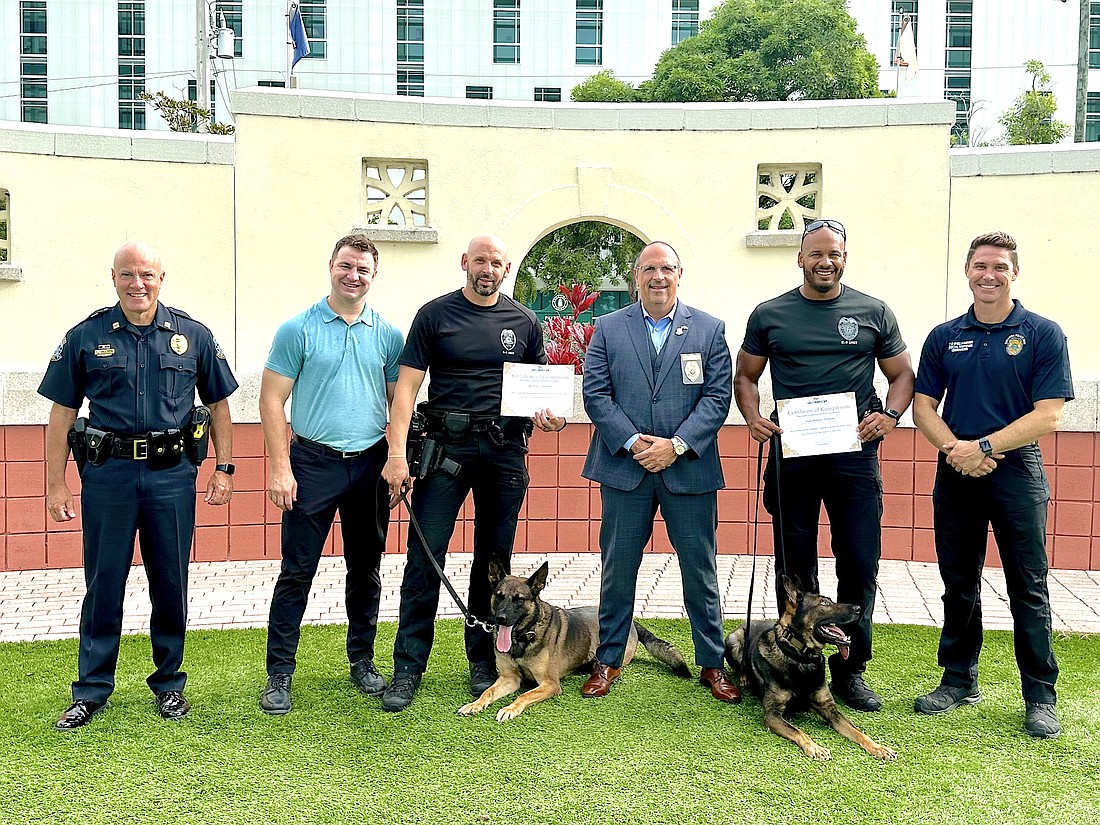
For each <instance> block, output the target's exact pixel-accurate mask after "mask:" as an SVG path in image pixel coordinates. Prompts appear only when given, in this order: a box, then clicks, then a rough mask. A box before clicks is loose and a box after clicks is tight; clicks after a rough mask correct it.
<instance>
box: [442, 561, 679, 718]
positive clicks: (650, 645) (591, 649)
mask: <svg viewBox="0 0 1100 825" xmlns="http://www.w3.org/2000/svg"><path fill="white" fill-rule="evenodd" d="M549 572H550V563H549V562H545V563H543V565H542V567H540V568H539V569H538V570H536V571H535V572H534V573H532V574H531V576H530V577H529V578H526V579H524V578H522V577H520V576H509V575H507V574H506V573H505V572H504V568H503V567H501V566H500V563H499V562H498V561H497V560H496V559H493V560H492V561H490V563H489V584H490V586H492V587H493V597H492V601H491V602H490V604H491V607H492V611H493V616H492V618H493V620H494V621H495V622H496V623H497V637H496V660H497V673H499V674H500V675H499V676H498V677H497V680H496V681H495V682H494V683H493V684H492V685H491V686H490V687H489V688H488V689H487V690H486V691H485V692H484V693H482V694H481V696H480V697H479V698H478V699H477V700H476V701H474V702H471V703H469V704H468V705H463V706H462V707H460V708H459V709H458V712H459V713H460V714H461V715H462V716H472V715H473V714H475V713H480V712H481V711H483V710H485V708H487V707H489V705H491V704H492V703H493V702H495V701H496V700H497V699H501V698H503V697H505V696H508V695H509V694H511V693H514V692H515V691H517V690H519V687H520V685H521V684H522V682H523V680H524V679H528V680H532V681H534V682H536V687H535V688H533V689H532V690H529V691H527V692H526V693H521V694H520V695H519V696H517V697H516V698H515V700H514V701H513V702H512V703H511V704H510V705H507V706H506V707H504V708H502V709H501V710H500V711H499V712H498V713H497V721H498V722H509V721H511V720H512V719H515V718H516V717H517V716H519V715H520V714H521V713H523V711H525V710H526V709H527V708H528V707H530V706H531V705H533V704H535V702H541V701H543V700H544V699H550V698H551V697H553V696H557V695H558V694H559V693H561V680H562V679H564V678H565V677H566V676H568V675H569V674H570V673H573V672H574V671H577V670H581V669H582V668H585V667H591V665H592V662H593V661H594V660H595V658H596V646H597V645H598V644H599V635H600V625H599V611H598V609H597V608H595V607H573V608H570V609H568V610H566V609H565V608H561V607H555V606H554V605H552V604H547V603H546V602H544V601H543V600H542V599H541V598H540V595H539V594H541V593H542V590H543V588H544V587H546V577H547V575H548V574H549ZM639 642H641V644H642V646H643V647H645V649H646V650H648V651H649V652H650V654H651V655H652V656H653V657H654V658H655V659H657V660H658V661H660V662H663V663H664V664H666V665H668V666H669V667H670V668H672V670H673V672H674V673H675V674H676V675H677V676H680V677H682V678H685V679H687V678H690V677H691V671H690V670H688V666H687V662H685V661H684V654H683V653H681V652H680V651H679V650H677V649H676V648H675V647H674V646H673V645H671V644H670V643H668V642H666V641H664V640H663V639H658V638H657V637H656V636H654V635H653V634H652V633H650V632H649V631H648V630H646V629H645V628H644V627H643V626H642V625H640V624H638V622H634V627H633V628H632V629H631V631H630V638H629V640H628V641H627V643H626V655H625V656H624V657H623V666H624V667H625V666H626V665H627V663H629V662H630V660H631V659H632V658H634V651H635V649H636V648H637V646H638V643H639Z"/></svg>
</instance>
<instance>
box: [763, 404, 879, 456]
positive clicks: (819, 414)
mask: <svg viewBox="0 0 1100 825" xmlns="http://www.w3.org/2000/svg"><path fill="white" fill-rule="evenodd" d="M775 406H776V408H777V409H778V410H779V426H780V427H782V428H783V436H782V440H783V457H784V458H798V457H799V456H810V455H828V454H830V453H854V452H858V451H859V450H861V449H863V445H862V444H861V443H860V441H859V432H858V430H859V414H858V413H857V412H856V394H855V393H854V392H838V393H832V394H830V395H810V396H806V397H805V398H786V399H784V400H782V401H776V404H775Z"/></svg>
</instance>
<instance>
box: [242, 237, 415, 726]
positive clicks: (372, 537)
mask: <svg viewBox="0 0 1100 825" xmlns="http://www.w3.org/2000/svg"><path fill="white" fill-rule="evenodd" d="M328 267H329V276H330V279H331V281H332V290H331V292H330V293H329V295H328V296H327V297H325V298H322V299H321V300H320V301H318V302H317V303H316V304H314V305H313V306H311V307H310V308H309V309H307V310H306V311H305V312H303V313H301V314H300V315H296V316H295V317H293V318H291V319H290V320H289V321H287V322H286V323H285V324H283V325H282V326H281V327H279V331H278V332H277V333H275V341H274V343H273V344H272V345H271V354H270V355H269V356H268V359H267V364H266V366H265V369H264V374H263V380H262V383H261V385H260V421H261V422H262V424H263V431H264V441H265V442H266V443H267V455H268V462H269V465H270V468H271V471H270V475H269V477H268V484H267V495H268V498H270V499H271V501H272V502H273V503H274V504H275V506H277V507H278V508H279V509H280V510H282V511H283V525H282V557H283V563H282V569H281V571H280V573H279V580H278V581H277V582H276V584H275V593H274V595H273V596H272V599H271V615H270V618H269V621H268V630H267V674H268V680H267V686H266V688H265V689H264V692H263V696H262V697H261V699H260V707H261V708H262V709H263V711H264V712H265V713H269V714H274V715H281V714H284V713H289V712H290V709H291V701H290V682H291V676H292V674H293V673H294V666H295V661H296V659H295V657H296V654H297V651H298V641H299V639H300V637H301V625H302V615H303V614H304V613H305V609H306V601H307V599H308V598H309V590H310V586H311V585H312V583H313V577H314V575H315V574H316V572H317V564H318V562H319V561H320V559H321V552H322V550H323V549H324V545H325V541H326V539H327V538H328V533H329V530H330V529H331V528H332V522H333V519H334V518H335V516H336V512H337V511H339V512H340V527H341V533H342V535H343V539H344V561H345V563H346V564H347V570H348V572H347V589H346V594H347V595H346V601H347V610H348V644H347V650H348V661H349V662H350V664H351V679H352V681H353V682H354V683H355V684H356V686H358V688H359V689H360V690H361V691H362V692H363V693H365V694H367V695H369V696H380V695H381V694H382V692H383V691H384V690H385V688H386V683H385V681H384V680H383V679H382V677H381V676H380V675H379V673H378V671H377V670H376V669H375V667H374V639H375V635H376V633H377V631H378V603H379V598H380V596H381V590H382V583H381V577H380V575H379V566H380V564H381V561H382V554H383V553H384V552H385V551H386V531H387V528H388V526H389V507H388V488H387V487H386V485H384V484H381V482H380V479H381V473H382V467H383V465H385V463H386V455H387V445H386V437H385V435H386V421H387V418H388V410H389V404H390V403H391V402H392V401H393V390H394V385H395V384H396V382H397V373H398V359H399V358H400V357H401V350H402V347H403V343H404V342H403V341H402V336H401V333H400V331H399V330H398V329H397V328H396V327H394V326H393V325H392V324H390V323H389V322H388V321H386V320H385V319H384V318H382V316H380V315H379V314H378V313H377V312H375V311H374V309H372V308H371V307H370V306H369V305H368V304H367V291H368V290H369V289H370V285H371V283H372V282H373V281H374V278H375V277H376V276H377V274H378V249H377V248H376V247H375V245H374V244H373V243H372V242H371V240H370V239H369V238H367V237H366V236H365V235H348V236H346V237H344V238H341V239H340V240H339V241H337V242H336V247H335V249H333V251H332V257H331V258H330V259H329V265H328ZM288 397H289V398H291V404H290V423H291V430H292V433H291V436H290V443H289V445H288V444H287V429H286V416H285V413H284V408H285V405H286V400H287V398H288Z"/></svg>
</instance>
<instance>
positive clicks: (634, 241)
mask: <svg viewBox="0 0 1100 825" xmlns="http://www.w3.org/2000/svg"><path fill="white" fill-rule="evenodd" d="M643 246H644V244H643V243H642V241H641V240H640V239H639V238H638V237H637V236H635V235H634V234H633V233H631V232H628V231H627V230H625V229H621V228H620V227H618V226H615V225H614V224H610V223H603V222H602V221H579V222H578V223H571V224H569V225H568V226H563V227H561V228H560V229H556V230H554V231H553V232H551V233H549V234H548V235H546V236H545V237H544V238H542V239H541V240H540V241H539V242H538V243H536V244H535V245H534V246H533V247H531V251H530V252H528V253H527V254H526V255H525V256H524V257H523V261H521V262H520V265H519V270H518V272H517V273H516V286H515V293H514V294H515V298H516V300H517V301H523V302H530V301H531V300H533V299H534V297H535V295H537V294H538V292H539V290H543V291H548V292H557V291H558V287H560V286H566V287H568V286H571V285H573V284H577V285H583V286H586V287H588V288H589V289H600V288H602V287H604V286H606V285H607V284H611V285H617V284H621V283H629V282H630V278H631V271H632V269H633V267H634V259H635V258H637V257H638V253H639V252H641V251H642V247H643Z"/></svg>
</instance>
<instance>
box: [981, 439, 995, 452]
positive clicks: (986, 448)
mask: <svg viewBox="0 0 1100 825" xmlns="http://www.w3.org/2000/svg"><path fill="white" fill-rule="evenodd" d="M978 448H979V449H980V450H981V451H982V452H983V453H985V454H986V455H993V445H992V444H990V443H989V439H988V438H979V439H978Z"/></svg>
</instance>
